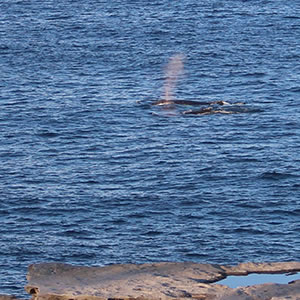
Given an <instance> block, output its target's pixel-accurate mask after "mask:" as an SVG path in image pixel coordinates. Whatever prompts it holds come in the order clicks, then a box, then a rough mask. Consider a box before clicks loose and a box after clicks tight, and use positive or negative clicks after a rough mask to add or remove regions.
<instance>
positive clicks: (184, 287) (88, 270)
mask: <svg viewBox="0 0 300 300" xmlns="http://www.w3.org/2000/svg"><path fill="white" fill-rule="evenodd" d="M298 271H300V262H277V263H242V264H239V265H236V266H223V265H216V264H199V263H192V262H179V263H172V262H161V263H152V264H140V265H137V264H122V265H110V266H104V267H85V266H72V265H68V264H62V263H41V264H34V265H30V266H29V272H28V275H27V279H28V285H27V286H26V287H25V289H26V291H27V292H28V293H29V294H30V295H32V298H33V300H158V299H161V300H169V299H182V300H183V299H186V300H192V299H196V300H202V299H203V300H204V299H207V300H212V299H220V300H252V299H253V300H271V299H272V300H280V299H289V300H300V280H296V281H293V282H290V283H289V284H275V283H269V284H260V285H253V286H247V287H239V288H235V289H232V288H229V287H228V286H225V285H220V284H217V283H216V282H217V281H219V280H221V279H223V278H225V277H227V276H229V275H247V274H249V273H268V274H269V273H286V272H298ZM0 300H1V299H0ZM3 300H6V299H3ZM7 300H9V299H7Z"/></svg>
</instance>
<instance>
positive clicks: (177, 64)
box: [163, 54, 184, 101]
mask: <svg viewBox="0 0 300 300" xmlns="http://www.w3.org/2000/svg"><path fill="white" fill-rule="evenodd" d="M183 59H184V56H183V55H182V54H176V55H174V56H172V57H171V58H170V61H169V63H168V64H167V66H166V69H165V77H166V78H165V83H164V97H163V100H166V101H172V100H174V90H175V87H176V83H177V81H178V78H179V76H180V75H181V74H182V72H183Z"/></svg>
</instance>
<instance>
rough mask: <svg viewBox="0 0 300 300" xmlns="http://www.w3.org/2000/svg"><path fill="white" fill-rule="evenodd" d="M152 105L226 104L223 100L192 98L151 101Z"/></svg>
mask: <svg viewBox="0 0 300 300" xmlns="http://www.w3.org/2000/svg"><path fill="white" fill-rule="evenodd" d="M152 104H153V105H172V104H179V105H191V106H200V105H215V104H218V105H225V104H228V103H227V102H225V101H210V102H205V101H192V100H158V101H155V102H153V103H152Z"/></svg>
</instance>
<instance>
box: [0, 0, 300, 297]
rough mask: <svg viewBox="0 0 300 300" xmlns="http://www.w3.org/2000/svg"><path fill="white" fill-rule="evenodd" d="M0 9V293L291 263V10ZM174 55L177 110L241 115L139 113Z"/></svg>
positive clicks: (299, 181)
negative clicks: (57, 277)
mask: <svg viewBox="0 0 300 300" xmlns="http://www.w3.org/2000/svg"><path fill="white" fill-rule="evenodd" d="M0 11H1V15H0V74H1V76H0V105H1V106H0V199H1V201H0V222H1V223H0V224H1V226H0V293H10V294H16V295H18V296H20V297H24V296H25V292H24V291H23V286H24V284H25V283H26V278H25V275H26V273H27V267H28V265H29V264H32V263H38V262H48V261H57V262H64V263H71V264H75V265H82V264H83V265H89V266H90V265H96V266H99V265H107V264H115V263H145V262H156V261H194V262H203V263H220V264H235V263H238V262H245V261H256V262H257V261H285V260H298V261H299V260H300V235H299V232H300V124H299V119H300V105H299V104H300V65H299V61H300V7H299V1H298V0H290V1H273V0H272V1H267V0H265V1H258V0H251V1H250V0H249V1H240V0H226V1H225V0H220V1H216V0H213V1H212V0H203V1H198V0H183V1H167V0H162V1H155V0H154V1H130V0H122V1H120V0H116V1H111V0H109V1H105V0H103V1H96V0H85V1H79V0H61V1H54V0H53V1H50V0H45V1H37V0H22V1H21V0H2V1H1V2H0ZM174 55H179V56H180V58H181V59H182V64H184V72H182V74H181V75H180V76H179V78H178V80H177V82H176V86H175V83H174V85H173V86H172V88H173V90H172V93H173V97H174V98H175V99H180V100H197V101H216V100H224V101H226V102H229V103H235V102H243V103H244V104H243V106H240V107H242V110H239V111H238V112H239V113H235V114H209V115H192V116H191V115H184V114H182V113H181V112H182V110H189V109H192V108H191V107H185V108H182V106H180V107H179V106H178V107H175V108H169V109H163V108H162V107H155V106H151V105H150V103H151V101H152V100H159V99H161V98H162V97H163V93H164V88H163V87H164V84H165V77H166V73H165V72H166V69H168V68H167V67H166V66H167V64H168V62H169V59H170V57H172V56H174ZM177 57H178V56H177Z"/></svg>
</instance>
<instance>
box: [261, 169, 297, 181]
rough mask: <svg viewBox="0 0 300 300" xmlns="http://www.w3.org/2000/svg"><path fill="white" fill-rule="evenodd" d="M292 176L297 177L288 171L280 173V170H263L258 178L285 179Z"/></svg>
mask: <svg viewBox="0 0 300 300" xmlns="http://www.w3.org/2000/svg"><path fill="white" fill-rule="evenodd" d="M293 177H299V176H298V175H295V174H290V173H280V172H276V171H273V172H264V173H262V174H261V175H260V178H262V179H266V180H281V179H287V178H293Z"/></svg>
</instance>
